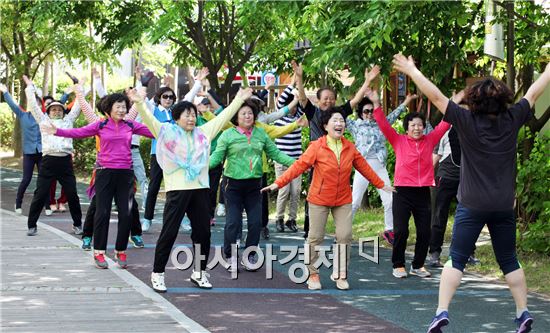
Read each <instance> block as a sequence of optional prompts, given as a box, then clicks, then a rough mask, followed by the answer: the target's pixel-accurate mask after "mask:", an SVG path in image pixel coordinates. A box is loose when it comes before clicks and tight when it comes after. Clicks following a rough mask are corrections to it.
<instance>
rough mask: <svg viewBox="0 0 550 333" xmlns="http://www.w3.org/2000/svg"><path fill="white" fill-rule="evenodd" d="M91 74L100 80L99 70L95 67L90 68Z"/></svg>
mask: <svg viewBox="0 0 550 333" xmlns="http://www.w3.org/2000/svg"><path fill="white" fill-rule="evenodd" d="M92 76H93V77H94V79H98V80H101V75H100V74H99V72H98V71H97V69H96V68H95V67H94V68H92Z"/></svg>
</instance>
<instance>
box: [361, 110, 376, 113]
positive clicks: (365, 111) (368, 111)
mask: <svg viewBox="0 0 550 333" xmlns="http://www.w3.org/2000/svg"><path fill="white" fill-rule="evenodd" d="M373 112H374V109H364V110H363V113H373Z"/></svg>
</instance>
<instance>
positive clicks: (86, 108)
mask: <svg viewBox="0 0 550 333" xmlns="http://www.w3.org/2000/svg"><path fill="white" fill-rule="evenodd" d="M82 88H83V87H82V85H81V84H76V85H75V86H74V89H73V90H74V93H75V95H76V100H77V101H78V105H80V108H81V109H82V113H83V114H84V118H86V122H87V123H88V124H91V123H93V122H96V121H98V120H99V119H100V118H99V116H98V115H97V114H96V113H95V112H94V110H93V109H92V106H91V105H90V104H89V103H88V102H87V101H86V99H85V98H84V93H83V92H82Z"/></svg>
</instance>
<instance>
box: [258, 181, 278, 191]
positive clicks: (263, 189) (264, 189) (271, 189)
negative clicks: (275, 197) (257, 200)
mask: <svg viewBox="0 0 550 333" xmlns="http://www.w3.org/2000/svg"><path fill="white" fill-rule="evenodd" d="M278 189H279V185H277V184H275V183H273V184H271V185H269V186H266V187H264V188H262V189H261V190H260V193H264V192H271V191H277V190H278Z"/></svg>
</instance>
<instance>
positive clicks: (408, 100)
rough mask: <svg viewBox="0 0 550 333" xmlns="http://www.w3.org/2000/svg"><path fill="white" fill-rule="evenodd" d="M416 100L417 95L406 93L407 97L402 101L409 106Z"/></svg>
mask: <svg viewBox="0 0 550 333" xmlns="http://www.w3.org/2000/svg"><path fill="white" fill-rule="evenodd" d="M417 98H418V95H417V94H410V93H408V94H407V96H406V97H405V100H404V101H403V104H405V105H407V104H409V103H410V102H412V101H414V100H415V99H417Z"/></svg>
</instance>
